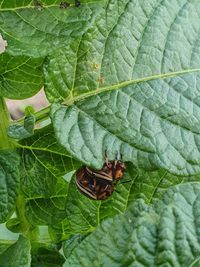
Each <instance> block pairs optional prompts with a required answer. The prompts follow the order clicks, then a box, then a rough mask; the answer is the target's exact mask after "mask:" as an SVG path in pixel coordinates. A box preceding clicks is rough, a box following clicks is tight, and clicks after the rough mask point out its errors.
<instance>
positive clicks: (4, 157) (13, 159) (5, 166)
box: [0, 151, 19, 223]
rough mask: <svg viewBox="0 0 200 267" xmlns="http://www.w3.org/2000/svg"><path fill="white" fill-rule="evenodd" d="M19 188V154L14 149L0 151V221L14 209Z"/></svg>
mask: <svg viewBox="0 0 200 267" xmlns="http://www.w3.org/2000/svg"><path fill="white" fill-rule="evenodd" d="M18 190H19V156H18V155H17V154H16V152H15V151H1V152H0V222H1V223H2V222H5V221H6V220H7V219H8V218H9V217H10V216H11V214H12V212H13V211H14V207H15V201H16V197H17V194H18Z"/></svg>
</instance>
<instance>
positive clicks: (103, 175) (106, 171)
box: [76, 153, 126, 200]
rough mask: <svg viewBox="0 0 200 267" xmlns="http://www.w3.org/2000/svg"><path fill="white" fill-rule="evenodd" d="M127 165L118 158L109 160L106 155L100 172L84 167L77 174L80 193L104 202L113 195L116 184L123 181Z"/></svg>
mask: <svg viewBox="0 0 200 267" xmlns="http://www.w3.org/2000/svg"><path fill="white" fill-rule="evenodd" d="M125 169H126V167H125V165H124V163H123V162H122V161H121V160H118V159H117V157H116V158H115V160H108V157H107V154H106V153H105V163H104V164H103V167H102V168H101V169H100V170H94V169H91V168H89V167H86V166H84V167H82V168H80V169H79V170H78V171H77V172H76V185H77V187H78V189H79V191H80V192H81V193H82V194H84V195H86V196H87V197H89V198H92V199H94V200H104V199H106V198H108V197H109V196H111V195H112V193H113V192H114V189H115V185H116V183H117V182H118V181H119V180H120V179H122V177H123V175H124V172H125Z"/></svg>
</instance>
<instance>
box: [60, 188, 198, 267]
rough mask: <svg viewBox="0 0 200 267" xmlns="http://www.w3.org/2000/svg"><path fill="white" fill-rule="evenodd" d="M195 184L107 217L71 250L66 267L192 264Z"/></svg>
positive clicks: (195, 226) (195, 229)
mask: <svg viewBox="0 0 200 267" xmlns="http://www.w3.org/2000/svg"><path fill="white" fill-rule="evenodd" d="M199 192H200V183H187V184H184V185H179V186H176V187H173V188H171V189H169V190H168V191H167V192H166V193H165V194H164V196H163V197H162V199H161V200H160V201H158V202H156V203H155V205H154V206H152V207H148V206H146V205H145V204H144V203H142V202H141V201H139V202H137V203H135V204H134V206H131V207H130V208H129V210H128V211H127V212H126V213H125V214H123V215H118V216H116V217H114V218H113V219H109V220H106V221H104V222H103V223H102V225H101V226H100V227H99V228H98V229H97V230H96V231H95V232H94V233H92V234H91V235H89V236H88V237H86V238H85V240H84V241H83V242H82V243H81V244H80V246H78V247H77V248H75V249H74V251H73V252H72V254H71V256H70V257H69V258H68V259H67V261H66V263H65V264H64V266H65V267H67V266H87V267H88V266H164V265H166V264H169V265H170V266H183V267H184V266H189V265H190V266H192V264H193V263H195V262H196V261H197V260H198V259H199V253H200V240H199V237H198V236H199V235H198V233H199V230H200V229H199V225H200V224H199V223H200V222H199V219H200V217H199V214H200V208H199V207H200V206H199V201H200V193H199Z"/></svg>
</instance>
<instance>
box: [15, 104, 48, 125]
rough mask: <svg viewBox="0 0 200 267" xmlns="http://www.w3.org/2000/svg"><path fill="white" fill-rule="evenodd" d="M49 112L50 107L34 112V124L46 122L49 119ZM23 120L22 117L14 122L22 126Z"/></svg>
mask: <svg viewBox="0 0 200 267" xmlns="http://www.w3.org/2000/svg"><path fill="white" fill-rule="evenodd" d="M49 111H50V106H48V107H46V108H43V109H41V110H39V111H37V112H35V113H34V115H35V117H36V123H40V122H42V121H45V120H47V119H48V118H49ZM24 118H25V117H22V118H20V119H19V120H16V121H15V122H16V123H20V124H23V123H24Z"/></svg>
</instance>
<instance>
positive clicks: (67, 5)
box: [60, 2, 70, 9]
mask: <svg viewBox="0 0 200 267" xmlns="http://www.w3.org/2000/svg"><path fill="white" fill-rule="evenodd" d="M69 6H70V4H69V3H67V2H61V3H60V8H61V9H65V8H68V7H69Z"/></svg>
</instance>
